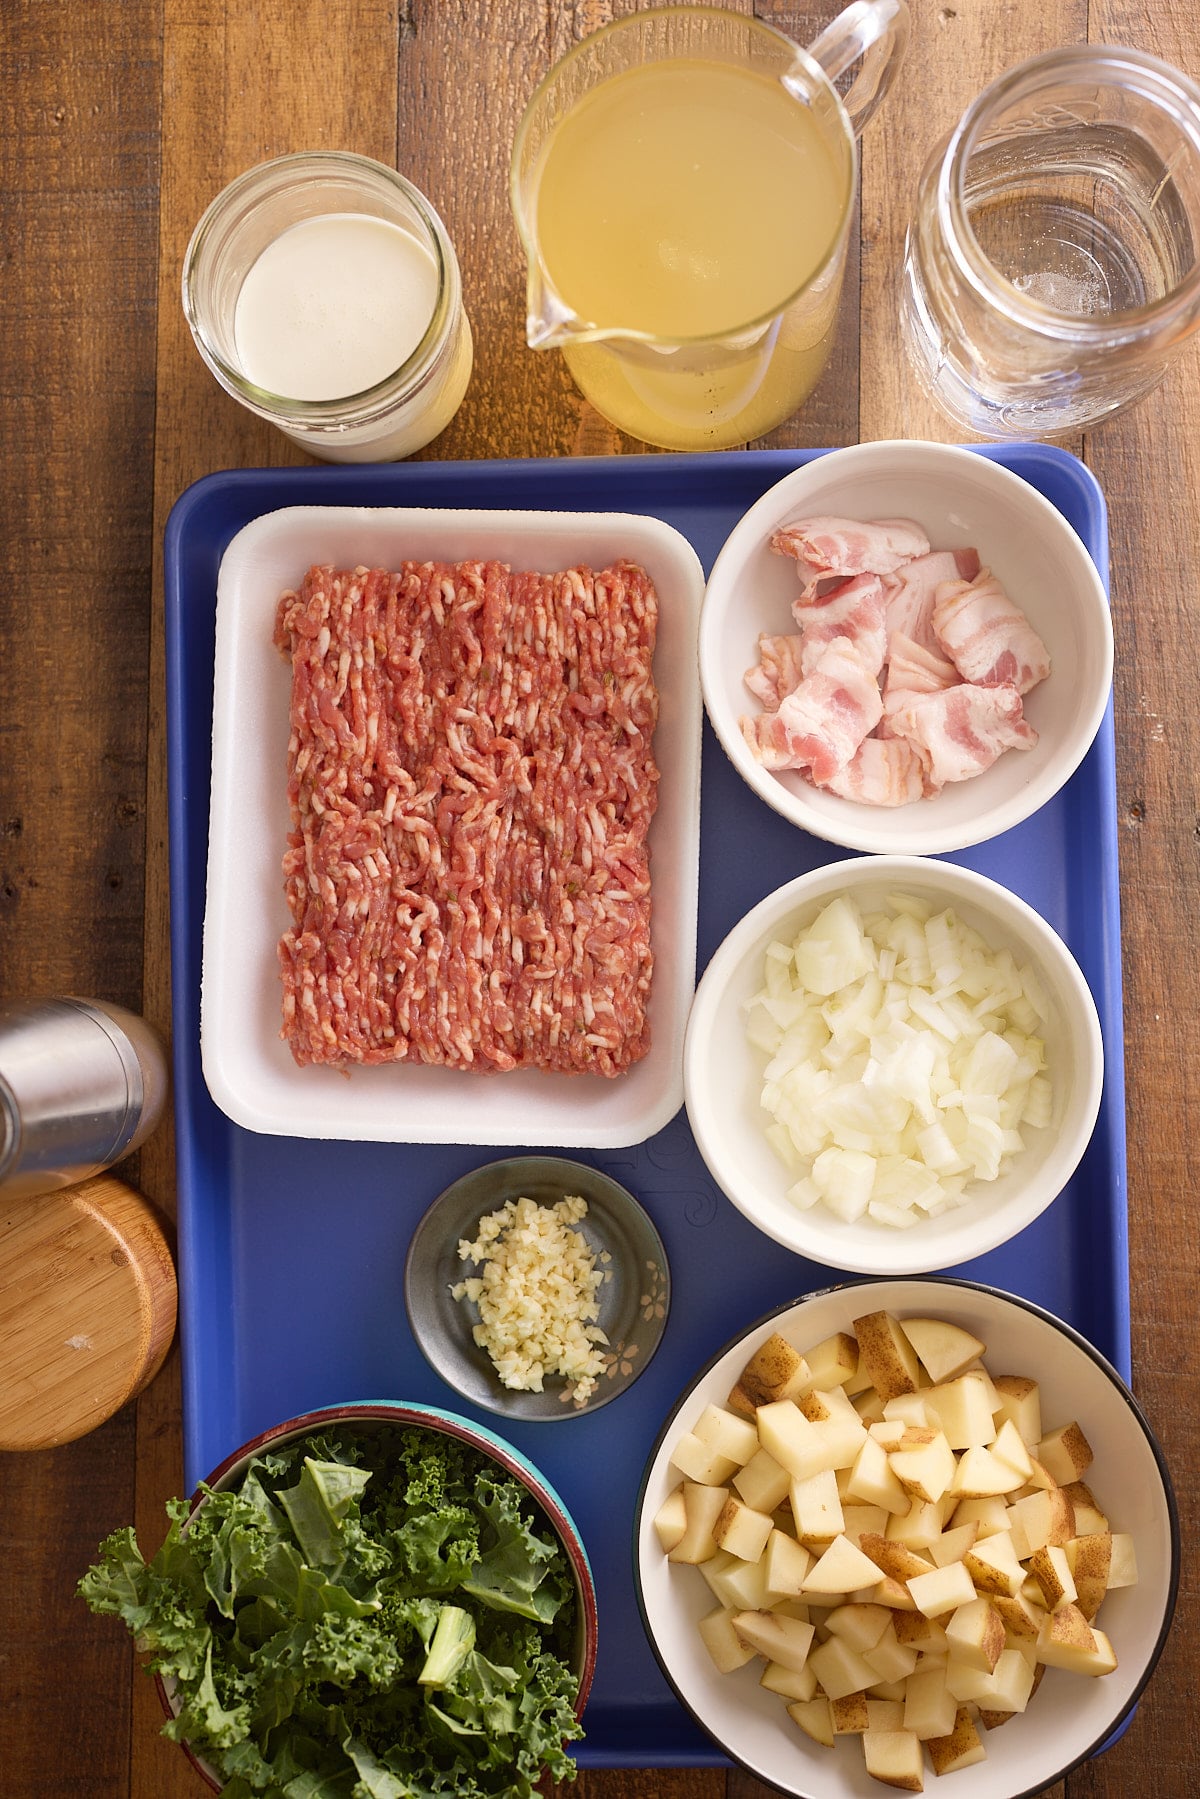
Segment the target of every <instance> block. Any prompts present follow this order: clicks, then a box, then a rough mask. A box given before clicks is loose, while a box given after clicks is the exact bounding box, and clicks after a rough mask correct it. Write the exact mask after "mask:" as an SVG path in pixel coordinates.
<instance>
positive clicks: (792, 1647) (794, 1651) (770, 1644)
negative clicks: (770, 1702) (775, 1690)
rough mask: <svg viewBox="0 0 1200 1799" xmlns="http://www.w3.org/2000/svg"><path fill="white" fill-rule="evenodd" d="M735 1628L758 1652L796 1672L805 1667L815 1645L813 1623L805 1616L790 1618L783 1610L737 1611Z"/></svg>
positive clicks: (734, 1620)
mask: <svg viewBox="0 0 1200 1799" xmlns="http://www.w3.org/2000/svg"><path fill="white" fill-rule="evenodd" d="M733 1628H734V1630H735V1631H736V1632H737V1634H738V1636H739V1637H740V1638H741V1640H742V1642H743V1643H745V1644H747V1645H748V1646H749V1647H750V1648H751V1649H753V1650H755V1651H756V1653H757V1654H759V1655H765V1656H766V1657H767V1660H768V1661H772V1662H779V1663H781V1664H782V1666H783V1667H785V1668H791V1669H792V1670H793V1672H799V1670H800V1669H801V1668H803V1666H804V1664H805V1661H806V1660H807V1657H808V1653H809V1650H810V1648H811V1646H812V1640H813V1627H812V1625H811V1624H810V1623H808V1621H807V1620H806V1619H804V1618H789V1617H787V1616H785V1614H784V1613H782V1612H735V1613H734V1616H733Z"/></svg>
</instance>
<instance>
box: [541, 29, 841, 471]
mask: <svg viewBox="0 0 1200 1799" xmlns="http://www.w3.org/2000/svg"><path fill="white" fill-rule="evenodd" d="M852 168H853V153H852V149H851V146H850V142H849V139H848V136H847V134H846V132H845V130H844V128H843V127H842V126H841V124H840V121H839V120H838V118H837V115H836V114H835V113H834V112H833V111H832V109H826V110H825V111H824V113H823V112H822V109H821V107H820V105H819V103H815V102H814V103H810V104H805V103H802V102H801V101H800V100H798V99H797V98H796V97H795V96H794V95H793V94H792V93H790V92H789V91H788V89H787V88H785V87H784V86H783V84H782V83H781V82H780V81H778V80H776V79H773V78H770V77H768V76H766V75H763V74H760V73H758V72H756V71H754V70H751V69H747V68H743V67H739V66H732V65H728V64H724V63H718V62H704V61H700V60H696V59H678V60H672V61H668V62H663V63H654V64H649V65H646V66H642V67H637V68H633V69H629V70H626V71H625V72H623V73H621V74H619V75H616V76H613V77H611V78H610V79H608V80H607V81H603V82H601V83H600V84H599V85H598V86H597V87H595V88H593V89H591V90H590V91H589V92H588V93H587V94H585V95H584V97H583V98H582V100H580V101H579V102H578V104H577V105H576V106H574V107H573V108H572V109H571V110H570V111H569V112H568V113H567V114H566V116H565V117H564V118H563V119H562V120H561V122H560V123H559V124H558V126H557V128H556V129H555V131H554V132H553V134H552V136H551V137H550V139H549V141H548V144H547V146H546V149H545V151H544V152H543V156H542V160H541V166H540V169H539V172H538V185H537V234H538V239H539V245H540V252H541V257H542V261H543V265H544V268H545V270H546V273H547V276H548V278H549V281H550V282H551V284H552V286H553V287H554V289H555V291H556V292H557V294H558V295H559V296H560V298H561V299H562V301H563V303H564V304H565V306H566V307H567V308H569V309H570V311H571V312H572V313H573V314H574V315H575V316H576V317H577V319H578V320H579V321H580V322H581V325H582V326H583V328H584V329H585V331H586V328H587V327H588V326H592V325H594V326H596V327H597V328H598V331H602V332H603V333H606V334H609V333H613V332H618V333H622V334H625V333H630V334H635V335H636V336H637V337H640V338H641V339H643V340H644V341H642V342H641V343H639V342H636V341H634V342H632V343H631V342H630V340H629V338H628V337H625V336H622V338H621V340H620V341H619V342H618V343H617V344H614V345H611V346H610V344H608V343H601V342H586V341H583V342H580V341H576V342H575V343H574V344H572V345H570V346H568V347H567V350H566V354H567V361H568V364H569V366H570V368H571V371H572V373H573V375H574V376H575V378H576V380H577V381H578V382H579V385H580V386H581V387H582V388H583V389H584V391H585V392H586V393H587V394H588V395H589V397H590V398H592V399H593V400H594V401H595V403H596V404H597V406H599V407H600V409H601V411H603V412H604V413H605V414H606V415H607V416H609V417H611V418H613V419H614V420H616V421H617V422H618V423H620V424H621V425H622V426H623V428H624V429H626V430H628V431H631V432H633V433H635V434H637V435H640V436H644V437H646V438H647V439H649V440H650V441H653V442H657V443H666V444H670V445H672V446H675V447H680V448H690V447H700V446H708V447H719V446H720V445H722V444H725V443H730V442H736V441H738V439H739V438H745V437H750V436H754V435H756V434H757V433H758V432H759V431H761V430H763V429H766V428H767V426H766V424H765V423H763V422H761V421H764V420H769V417H771V416H773V417H774V418H778V417H779V416H780V414H781V411H783V410H784V409H783V408H781V406H780V404H779V402H780V397H781V395H786V397H787V398H788V400H789V401H790V405H789V407H788V408H787V410H791V409H794V407H795V406H796V405H798V404H799V403H800V401H801V400H802V399H803V398H804V396H805V395H806V394H807V393H808V392H809V391H810V390H811V388H812V387H813V386H814V385H815V383H816V381H817V379H818V377H819V375H820V373H821V369H822V368H823V366H824V362H825V357H826V354H827V351H828V344H829V339H830V337H831V334H832V327H833V321H834V315H835V312H836V306H837V298H838V285H839V281H838V275H839V270H838V267H837V265H838V262H839V258H838V257H837V255H836V251H837V249H838V247H839V245H840V242H841V239H842V235H843V232H844V228H845V223H846V219H847V216H848V210H849V195H850V183H851V174H852Z"/></svg>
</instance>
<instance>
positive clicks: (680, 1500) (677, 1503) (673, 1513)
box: [654, 1487, 687, 1555]
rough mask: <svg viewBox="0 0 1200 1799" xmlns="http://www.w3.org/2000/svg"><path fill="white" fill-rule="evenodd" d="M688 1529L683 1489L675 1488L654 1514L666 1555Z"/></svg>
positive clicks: (655, 1529)
mask: <svg viewBox="0 0 1200 1799" xmlns="http://www.w3.org/2000/svg"><path fill="white" fill-rule="evenodd" d="M686 1529H687V1506H686V1504H685V1502H684V1497H683V1488H682V1487H675V1488H673V1489H672V1491H671V1492H670V1493H668V1494H667V1497H666V1498H665V1499H664V1500H663V1502H662V1504H661V1505H660V1506H659V1508H658V1510H657V1511H656V1512H655V1514H654V1531H655V1535H656V1536H657V1537H658V1541H659V1544H660V1546H661V1548H662V1551H663V1554H664V1555H665V1554H666V1553H667V1551H668V1550H669V1549H674V1547H675V1545H676V1543H678V1542H679V1540H680V1538H681V1537H682V1536H683V1533H684V1531H685V1530H686Z"/></svg>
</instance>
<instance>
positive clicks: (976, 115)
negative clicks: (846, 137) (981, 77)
mask: <svg viewBox="0 0 1200 1799" xmlns="http://www.w3.org/2000/svg"><path fill="white" fill-rule="evenodd" d="M901 310H902V327H903V332H904V339H905V343H906V346H907V349H908V352H909V354H910V357H911V359H912V361H913V363H914V365H915V367H916V370H917V372H918V375H919V376H920V378H921V380H922V382H923V384H924V385H925V386H926V387H927V388H928V390H929V391H930V393H931V394H932V395H933V396H934V398H935V399H936V400H937V401H938V402H939V403H940V404H941V406H942V407H943V409H944V410H945V411H946V412H947V413H948V414H949V415H950V417H951V418H952V419H953V420H954V421H955V423H956V424H957V425H959V426H960V427H963V428H965V429H966V430H968V431H971V432H974V433H976V434H977V435H979V436H982V437H991V438H1011V437H1034V438H1046V437H1055V436H1061V435H1064V434H1066V433H1071V432H1076V431H1080V430H1083V429H1085V428H1086V427H1089V426H1092V425H1096V424H1098V423H1099V422H1100V421H1101V420H1103V419H1105V418H1108V417H1109V416H1110V415H1111V414H1113V413H1115V412H1118V411H1120V410H1121V409H1122V408H1123V407H1125V406H1128V405H1130V404H1131V403H1132V402H1133V401H1135V400H1137V399H1140V398H1141V396H1142V395H1143V394H1145V393H1147V392H1149V390H1150V389H1151V388H1152V387H1154V385H1155V384H1156V383H1157V382H1158V381H1159V380H1160V379H1161V377H1162V375H1163V374H1164V373H1165V371H1166V369H1167V366H1168V364H1169V363H1170V362H1171V360H1172V359H1173V358H1174V357H1175V356H1176V355H1177V354H1178V352H1179V351H1180V350H1181V349H1182V348H1183V346H1184V344H1185V343H1186V341H1187V339H1188V338H1189V337H1190V336H1191V334H1192V332H1193V331H1194V330H1195V329H1196V327H1197V324H1200V88H1197V86H1196V85H1195V84H1194V83H1193V82H1192V81H1190V80H1189V79H1188V77H1187V76H1185V75H1183V74H1181V73H1180V72H1179V71H1178V70H1176V69H1173V68H1171V67H1170V66H1169V65H1168V64H1166V63H1163V62H1160V61H1159V60H1158V59H1157V58H1155V57H1152V56H1148V55H1145V54H1144V53H1143V52H1141V51H1138V50H1131V49H1124V48H1121V47H1118V46H1114V45H1080V46H1072V47H1068V48H1065V49H1061V50H1053V51H1050V52H1048V53H1046V54H1044V55H1042V56H1037V57H1034V58H1033V59H1032V60H1031V61H1029V62H1026V63H1022V64H1021V65H1020V66H1019V67H1017V68H1015V69H1012V70H1010V71H1009V72H1008V73H1007V74H1005V75H1002V76H1000V78H999V79H998V80H997V81H995V82H993V83H992V85H991V86H990V87H989V88H987V89H986V90H985V91H984V92H983V93H982V94H981V95H980V96H979V98H978V99H977V100H975V101H974V102H973V104H972V105H971V106H970V107H969V108H968V109H967V111H966V113H965V114H964V115H963V117H962V119H961V120H960V122H959V124H958V126H957V127H956V129H955V130H954V131H953V132H952V133H951V134H950V136H949V137H948V138H947V139H946V140H945V141H944V142H943V143H942V144H941V145H940V146H939V147H938V149H937V150H936V151H935V152H934V153H933V155H932V156H931V157H930V159H929V161H928V163H927V164H926V167H925V170H924V173H923V174H922V176H921V180H920V183H919V187H918V191H917V201H916V207H915V210H914V216H913V219H912V222H911V224H910V226H909V230H908V236H907V241H906V244H905V255H904V276H903V286H902V300H901Z"/></svg>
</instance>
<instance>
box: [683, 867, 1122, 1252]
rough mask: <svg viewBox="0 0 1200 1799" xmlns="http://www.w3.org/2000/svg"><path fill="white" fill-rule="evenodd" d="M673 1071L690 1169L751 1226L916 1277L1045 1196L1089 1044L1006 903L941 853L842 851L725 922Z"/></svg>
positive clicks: (1085, 1017)
mask: <svg viewBox="0 0 1200 1799" xmlns="http://www.w3.org/2000/svg"><path fill="white" fill-rule="evenodd" d="M683 1080H684V1094H685V1101H686V1106H687V1115H688V1121H689V1123H690V1125H691V1128H692V1132H693V1135H694V1136H695V1139H696V1143H697V1146H698V1147H699V1150H700V1153H701V1155H702V1156H703V1158H704V1161H705V1163H706V1165H707V1167H708V1170H709V1173H710V1174H711V1175H712V1177H713V1179H714V1180H715V1181H716V1183H717V1185H718V1186H719V1187H720V1188H721V1190H722V1192H724V1194H725V1195H726V1197H727V1198H728V1199H730V1200H731V1201H732V1203H733V1204H734V1205H735V1206H736V1207H737V1208H738V1210H739V1211H740V1212H742V1213H743V1214H744V1216H745V1217H746V1218H748V1219H749V1221H750V1222H751V1224H753V1225H755V1226H757V1228H758V1229H759V1230H761V1231H763V1232H765V1233H766V1235H767V1236H769V1237H772V1238H774V1240H775V1241H776V1242H777V1243H780V1244H782V1245H783V1246H784V1248H786V1249H790V1250H792V1251H793V1252H794V1253H795V1254H797V1255H801V1256H804V1257H806V1258H807V1259H808V1260H809V1261H811V1262H817V1263H821V1264H823V1265H824V1266H826V1267H832V1268H840V1269H844V1270H846V1271H848V1272H851V1273H856V1274H875V1275H897V1274H920V1273H928V1272H932V1271H934V1270H937V1269H942V1268H954V1267H961V1266H962V1265H964V1264H966V1263H968V1262H971V1261H973V1260H974V1259H975V1258H976V1257H978V1256H982V1255H984V1254H986V1253H987V1252H988V1251H989V1250H992V1249H995V1248H997V1247H998V1246H999V1245H1000V1244H1002V1243H1006V1242H1008V1241H1009V1240H1010V1239H1011V1238H1013V1237H1015V1236H1016V1234H1017V1233H1018V1232H1019V1231H1021V1230H1023V1229H1024V1228H1025V1227H1026V1226H1027V1225H1030V1224H1032V1223H1033V1221H1034V1220H1035V1219H1036V1218H1038V1217H1040V1216H1041V1214H1042V1213H1043V1212H1044V1211H1045V1210H1046V1208H1047V1207H1048V1206H1049V1205H1051V1204H1052V1203H1053V1201H1054V1200H1055V1199H1056V1198H1057V1197H1058V1196H1059V1194H1061V1193H1062V1191H1063V1189H1064V1188H1065V1187H1066V1186H1067V1184H1068V1182H1069V1181H1070V1179H1071V1177H1072V1175H1073V1174H1074V1173H1075V1170H1076V1168H1077V1167H1078V1165H1079V1162H1080V1159H1081V1158H1082V1156H1083V1153H1084V1151H1085V1150H1086V1148H1087V1146H1088V1143H1089V1142H1090V1140H1091V1136H1092V1132H1093V1130H1094V1128H1095V1124H1096V1119H1097V1117H1098V1115H1099V1109H1100V1100H1101V1094H1102V1090H1103V1081H1104V1046H1103V1039H1102V1035H1101V1029H1100V1022H1099V1018H1098V1016H1097V1012H1096V1006H1095V1001H1094V1000H1093V998H1092V994H1091V989H1090V988H1089V986H1088V984H1087V980H1086V978H1085V977H1084V974H1083V972H1082V970H1081V969H1080V967H1079V965H1078V963H1077V962H1076V960H1075V958H1074V956H1073V955H1072V954H1071V952H1070V950H1069V949H1068V948H1067V946H1066V944H1065V943H1064V942H1063V941H1062V939H1061V938H1060V937H1059V935H1058V933H1057V932H1056V931H1054V930H1053V929H1052V928H1051V927H1050V925H1048V924H1047V923H1046V921H1045V919H1043V918H1042V917H1041V916H1040V914H1038V913H1037V912H1035V911H1034V910H1033V908H1032V907H1031V906H1029V905H1027V904H1026V902H1025V901H1024V900H1022V899H1019V898H1018V897H1017V895H1015V894H1013V893H1011V892H1009V890H1008V889H1007V888H1006V887H1003V886H1001V885H1000V884H999V883H998V882H996V881H992V880H990V879H988V877H987V876H985V875H981V874H977V873H976V872H975V871H974V870H972V869H968V868H962V867H960V866H958V864H956V863H953V862H943V861H940V860H937V859H934V858H932V857H927V856H871V857H861V856H854V857H851V858H849V859H848V860H846V861H842V862H832V863H828V864H826V865H825V866H824V867H821V868H817V869H814V870H812V871H811V872H810V873H808V874H804V875H800V876H798V877H797V878H796V879H795V880H792V881H789V882H787V883H786V884H785V885H784V886H782V887H780V888H777V889H776V891H775V892H774V893H771V894H768V895H767V897H766V898H765V899H764V900H761V901H760V902H759V904H758V905H757V906H754V907H753V908H752V909H751V910H750V911H749V912H748V913H747V914H746V915H745V917H744V918H742V919H741V920H740V921H739V922H738V923H737V924H736V925H735V926H734V928H733V930H732V931H730V933H729V935H728V936H727V937H726V938H725V940H724V942H723V943H722V944H721V945H720V946H719V947H718V949H717V951H716V953H715V954H714V955H713V957H712V960H711V961H710V962H709V964H708V966H707V968H706V969H705V971H704V974H703V975H702V977H701V980H700V983H699V986H698V987H697V989H696V996H695V999H694V1000H693V1002H692V1008H691V1013H690V1015H689V1018H688V1027H687V1035H686V1038H685V1041H684V1057H683Z"/></svg>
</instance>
